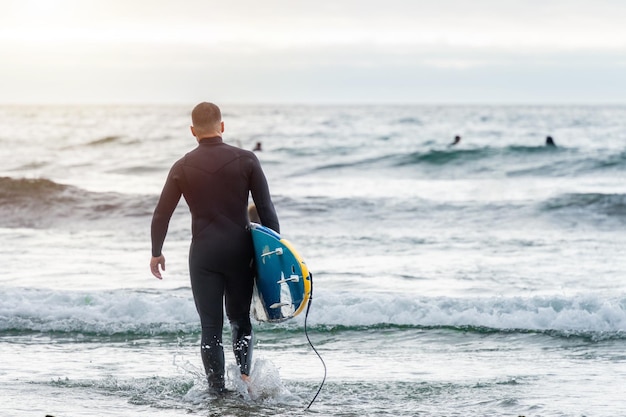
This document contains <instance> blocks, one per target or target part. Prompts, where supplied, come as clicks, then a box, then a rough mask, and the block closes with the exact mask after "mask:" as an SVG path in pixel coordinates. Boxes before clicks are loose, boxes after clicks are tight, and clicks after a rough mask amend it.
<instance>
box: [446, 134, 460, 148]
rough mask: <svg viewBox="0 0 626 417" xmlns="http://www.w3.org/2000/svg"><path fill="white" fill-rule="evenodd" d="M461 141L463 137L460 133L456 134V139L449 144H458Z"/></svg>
mask: <svg viewBox="0 0 626 417" xmlns="http://www.w3.org/2000/svg"><path fill="white" fill-rule="evenodd" d="M460 142H461V137H460V136H459V135H456V136H455V137H454V141H453V142H452V143H451V144H449V145H448V146H454V145H458V144H459V143H460Z"/></svg>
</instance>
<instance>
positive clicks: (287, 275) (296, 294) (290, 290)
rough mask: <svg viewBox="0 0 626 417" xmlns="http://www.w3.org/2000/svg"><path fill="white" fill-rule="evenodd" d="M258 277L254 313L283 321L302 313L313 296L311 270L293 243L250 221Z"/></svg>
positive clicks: (255, 288) (259, 316) (259, 317)
mask: <svg viewBox="0 0 626 417" xmlns="http://www.w3.org/2000/svg"><path fill="white" fill-rule="evenodd" d="M250 231H251V233H252V241H253V243H254V262H255V268H256V278H255V282H254V293H253V297H252V309H251V310H252V314H253V316H254V318H255V319H257V320H258V321H267V322H281V321H285V320H287V319H290V318H292V317H295V316H297V315H298V314H300V313H301V312H302V311H303V310H304V309H305V307H306V306H307V304H308V302H309V300H310V298H311V274H310V273H309V270H308V268H307V266H306V264H305V263H304V261H303V260H302V258H301V257H300V255H299V254H298V253H297V252H296V250H295V249H294V248H293V246H292V245H291V243H289V242H288V241H287V240H285V239H282V238H281V237H280V235H279V234H278V233H276V232H274V231H273V230H271V229H269V228H267V227H264V226H261V225H260V224H257V223H250Z"/></svg>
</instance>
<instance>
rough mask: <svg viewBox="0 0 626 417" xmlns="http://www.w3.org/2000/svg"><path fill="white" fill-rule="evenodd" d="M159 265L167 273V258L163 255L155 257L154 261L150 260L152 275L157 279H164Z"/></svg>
mask: <svg viewBox="0 0 626 417" xmlns="http://www.w3.org/2000/svg"><path fill="white" fill-rule="evenodd" d="M159 265H160V266H161V269H162V270H163V271H165V256H163V254H161V256H153V257H152V259H150V272H152V275H154V276H155V277H156V278H158V279H163V277H162V276H161V271H160V270H159Z"/></svg>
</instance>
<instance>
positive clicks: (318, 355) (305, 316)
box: [304, 271, 326, 410]
mask: <svg viewBox="0 0 626 417" xmlns="http://www.w3.org/2000/svg"><path fill="white" fill-rule="evenodd" d="M309 275H310V278H311V295H310V296H309V304H308V305H307V307H306V313H305V314H304V335H305V336H306V340H308V342H309V345H310V346H311V349H313V352H315V354H316V355H317V357H318V358H320V361H321V362H322V366H323V367H324V378H322V383H321V384H320V387H319V388H318V390H317V392H316V393H315V396H314V397H313V399H312V400H311V402H310V403H309V405H307V406H306V408H305V410H308V409H309V408H311V405H313V403H314V402H315V399H316V398H317V396H318V395H319V393H320V392H321V391H322V387H323V386H324V383H325V382H326V363H325V362H324V359H322V356H321V355H320V354H319V352H318V351H317V349H315V346H313V343H312V342H311V338H310V337H309V331H308V328H307V320H308V318H309V310H311V304H312V303H313V274H312V273H311V272H310V271H309Z"/></svg>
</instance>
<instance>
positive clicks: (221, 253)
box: [150, 103, 280, 394]
mask: <svg viewBox="0 0 626 417" xmlns="http://www.w3.org/2000/svg"><path fill="white" fill-rule="evenodd" d="M191 119H192V123H193V125H192V126H191V133H192V134H193V136H195V137H196V139H197V141H198V147H196V148H195V149H194V150H192V151H191V152H189V153H187V154H186V155H185V156H184V157H182V158H181V159H179V160H178V161H177V162H176V163H175V164H174V165H173V166H172V168H171V170H170V172H169V175H168V177H167V180H166V182H165V186H164V187H163V191H162V193H161V197H160V199H159V202H158V204H157V206H156V208H155V210H154V215H153V217H152V228H151V232H152V233H151V234H152V259H151V260H150V270H151V272H152V274H153V275H154V276H155V277H157V278H158V279H162V276H161V269H162V270H165V257H164V256H163V254H162V253H161V249H162V247H163V242H164V240H165V235H166V234H167V228H168V225H169V221H170V218H171V216H172V213H173V212H174V209H175V208H176V206H177V204H178V201H179V200H180V196H181V195H182V196H184V197H185V201H186V202H187V205H188V206H189V210H190V212H191V219H192V222H191V229H192V241H191V247H190V250H189V273H190V277H191V289H192V292H193V298H194V302H195V304H196V309H197V310H198V314H199V315H200V323H201V325H202V340H201V345H200V352H201V355H202V362H203V364H204V369H205V371H206V375H207V380H208V383H209V389H210V390H211V391H212V392H213V393H217V394H221V393H223V392H225V387H224V349H223V346H222V327H223V323H224V314H223V311H224V304H223V303H224V300H225V306H226V315H227V316H228V319H229V321H230V325H231V330H232V346H233V352H234V354H235V359H236V361H237V364H238V365H239V369H240V371H241V376H242V378H243V379H244V380H245V381H247V380H248V375H249V374H250V365H251V362H252V344H253V341H252V336H253V335H252V324H251V323H250V301H251V299H252V288H253V277H254V275H253V270H252V268H251V263H252V259H253V247H252V237H251V234H250V230H249V222H248V195H249V193H251V194H252V199H253V200H254V203H255V205H256V208H257V212H258V215H259V218H260V220H261V224H263V225H264V226H267V227H269V228H270V229H273V230H275V231H277V232H280V227H279V224H278V218H277V216H276V211H275V210H274V205H273V204H272V200H271V198H270V192H269V188H268V185H267V181H266V179H265V175H264V173H263V170H262V169H261V165H260V163H259V160H258V159H257V157H256V155H254V153H253V152H251V151H247V150H244V149H240V148H237V147H234V146H230V145H227V144H225V143H224V142H223V141H222V133H223V132H224V122H223V121H222V116H221V112H220V109H219V107H217V106H216V105H215V104H212V103H200V104H198V105H197V106H196V107H195V108H194V109H193V111H192V113H191Z"/></svg>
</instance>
